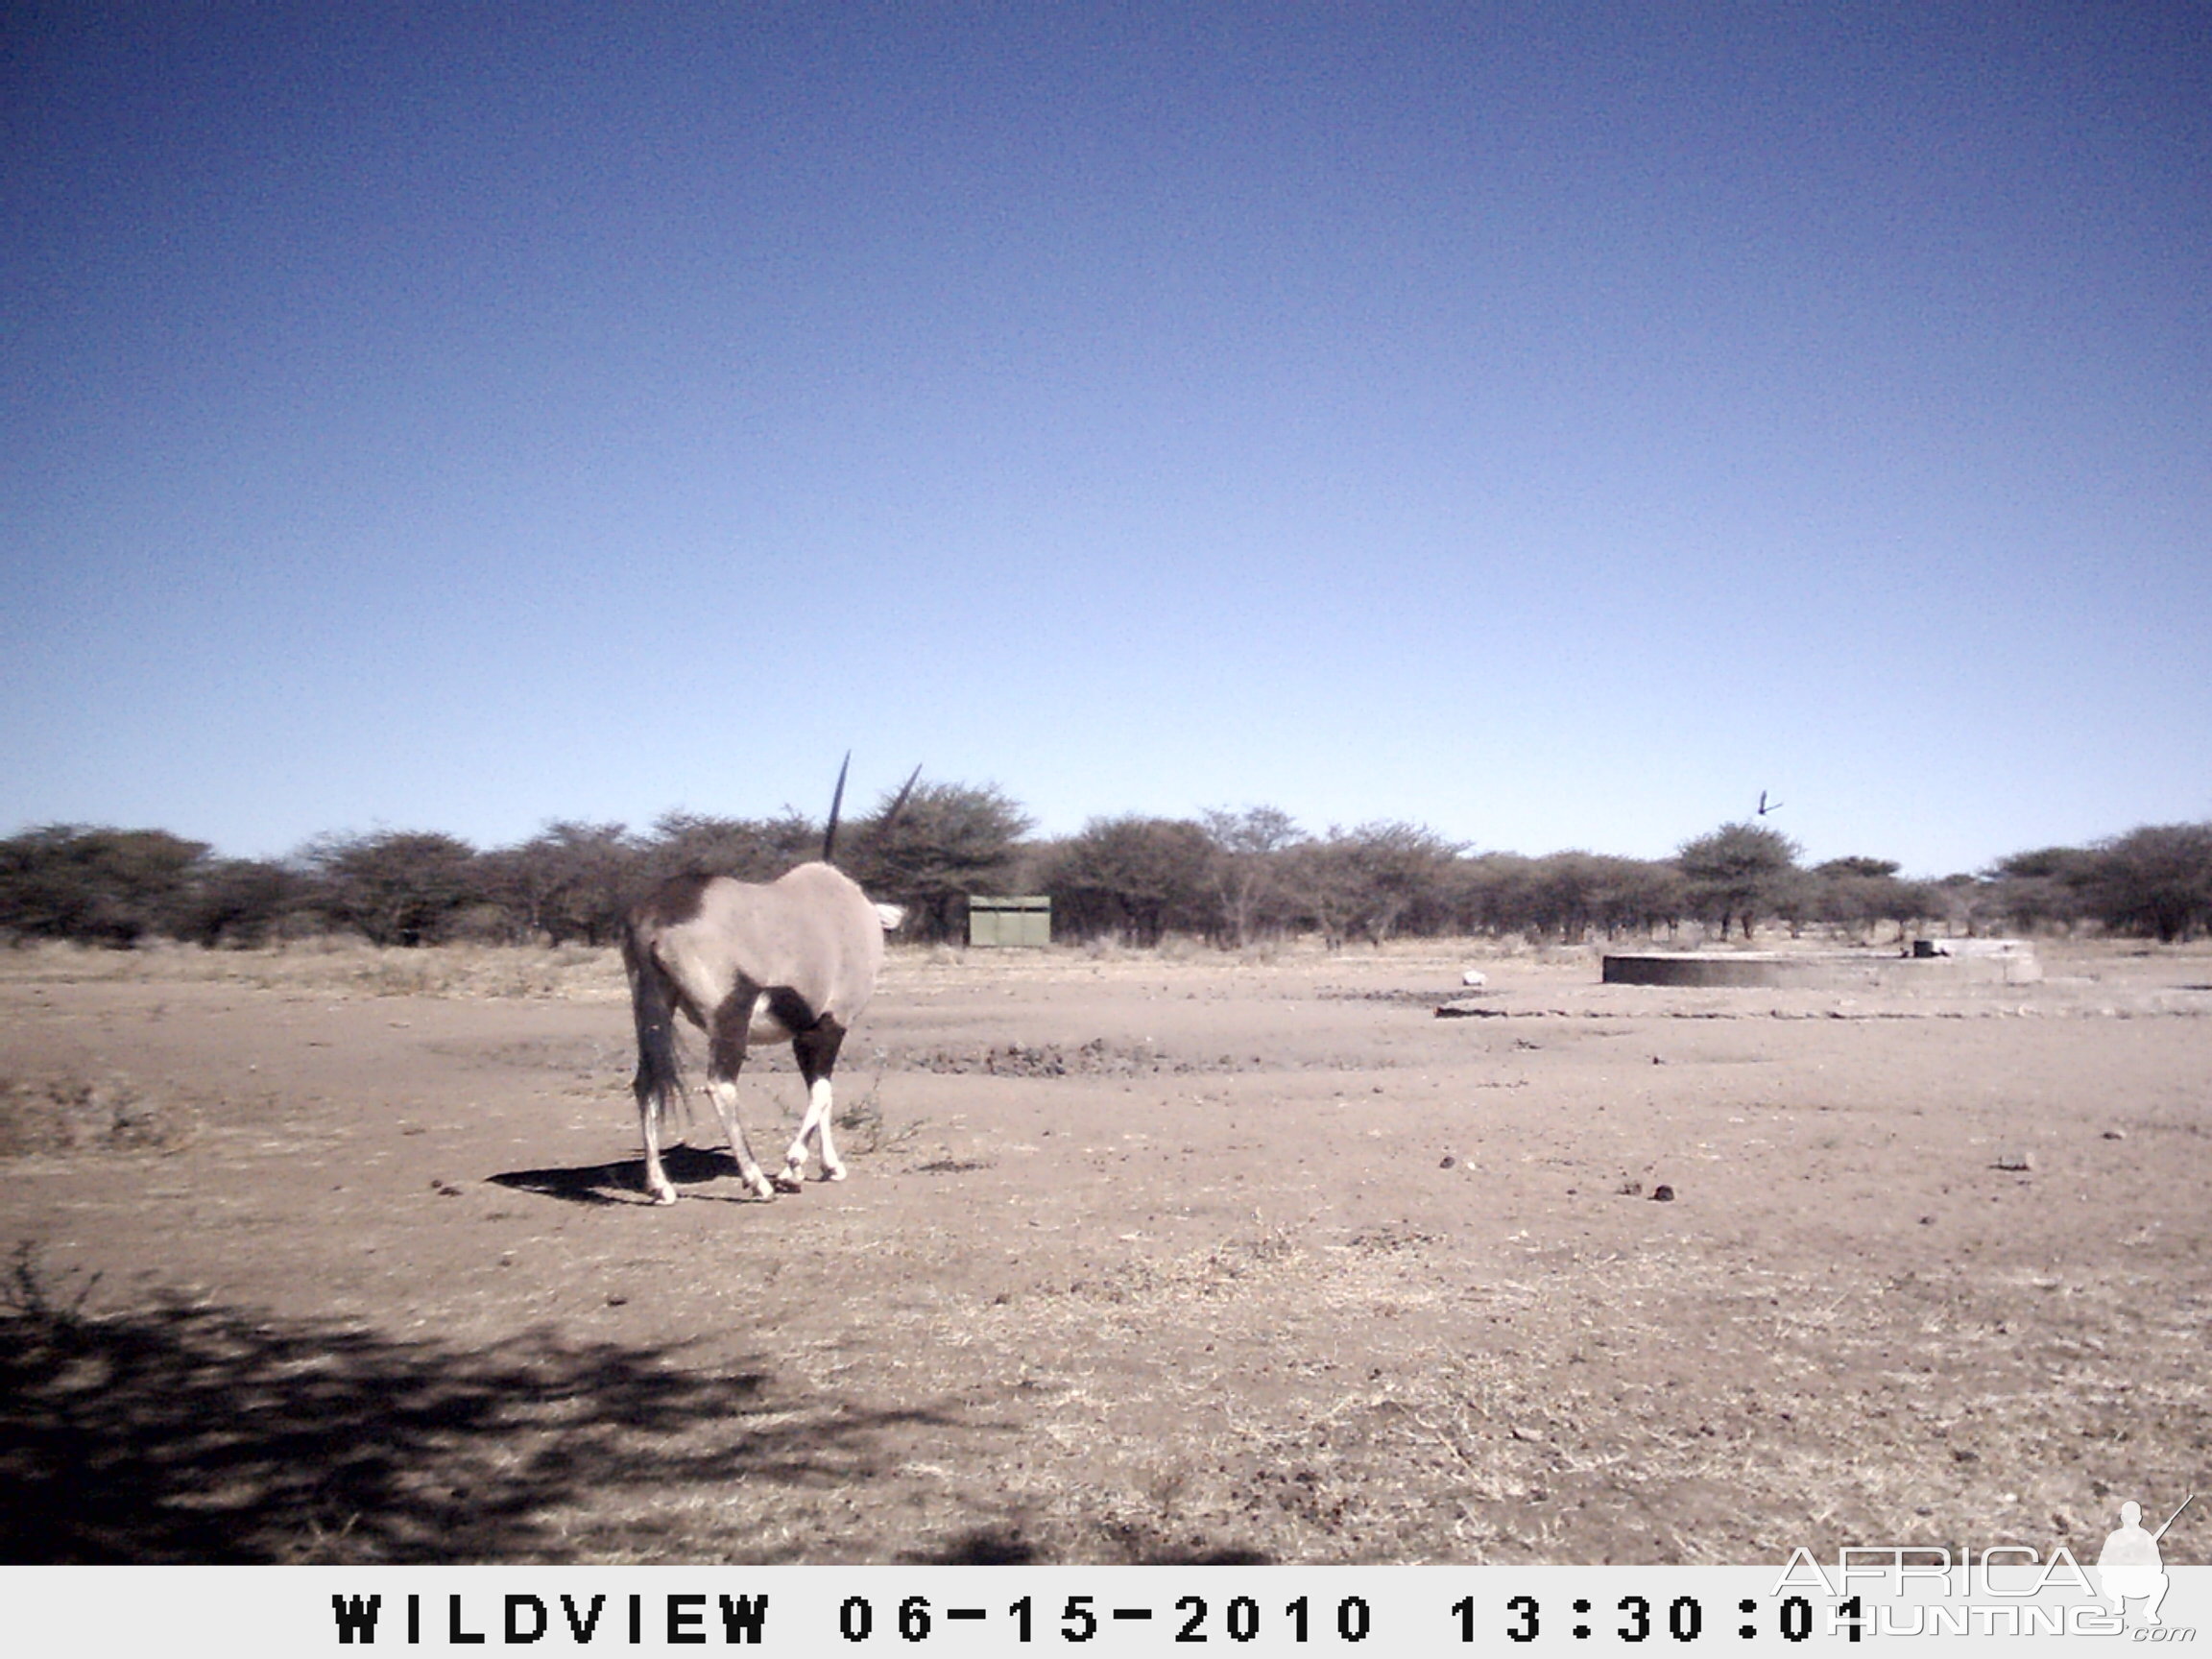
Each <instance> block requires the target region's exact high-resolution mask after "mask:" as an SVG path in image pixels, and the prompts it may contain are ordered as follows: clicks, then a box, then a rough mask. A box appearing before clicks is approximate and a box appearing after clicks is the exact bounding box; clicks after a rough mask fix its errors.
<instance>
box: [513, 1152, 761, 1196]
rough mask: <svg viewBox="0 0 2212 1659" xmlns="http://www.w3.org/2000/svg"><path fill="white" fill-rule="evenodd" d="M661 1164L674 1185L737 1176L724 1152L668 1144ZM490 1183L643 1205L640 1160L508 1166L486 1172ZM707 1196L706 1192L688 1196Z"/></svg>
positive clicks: (730, 1157)
mask: <svg viewBox="0 0 2212 1659" xmlns="http://www.w3.org/2000/svg"><path fill="white" fill-rule="evenodd" d="M661 1167H662V1168H663V1169H665V1170H666V1171H667V1172H668V1179H669V1180H671V1181H673V1182H675V1183H676V1184H677V1185H678V1186H680V1187H681V1186H684V1185H685V1184H686V1183H690V1184H694V1185H695V1184H698V1183H701V1182H707V1181H718V1180H729V1181H735V1180H736V1179H737V1160H736V1158H735V1157H734V1156H733V1154H731V1153H729V1152H707V1151H702V1150H700V1149H699V1148H698V1147H696V1146H670V1147H667V1148H666V1149H664V1150H663V1151H662V1152H661ZM486 1179H487V1180H489V1181H490V1182H491V1183H492V1184H493V1186H495V1187H511V1188H513V1189H514V1190H516V1191H517V1192H536V1193H538V1194H539V1195H541V1197H546V1198H561V1199H565V1200H566V1201H567V1202H568V1203H570V1204H644V1203H650V1202H651V1200H650V1199H649V1198H648V1197H647V1196H646V1192H645V1160H644V1159H643V1158H627V1159H624V1160H623V1161H622V1162H620V1163H618V1164H577V1165H572V1166H568V1167H565V1168H561V1167H555V1168H550V1169H510V1170H507V1171H505V1172H503V1173H501V1174H498V1175H492V1176H487V1177H486ZM694 1196H696V1197H702V1198H711V1197H714V1196H716V1195H715V1194H714V1193H711V1192H702V1193H696V1194H694Z"/></svg>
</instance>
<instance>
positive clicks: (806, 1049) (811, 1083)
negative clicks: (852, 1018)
mask: <svg viewBox="0 0 2212 1659" xmlns="http://www.w3.org/2000/svg"><path fill="white" fill-rule="evenodd" d="M844 1041H845V1027H844V1026H842V1025H840V1024H838V1023H837V1022H836V1021H835V1020H834V1019H832V1018H830V1017H829V1015H827V1014H826V1015H824V1016H823V1017H822V1018H821V1019H820V1020H818V1021H816V1022H814V1024H813V1025H812V1026H810V1027H809V1028H808V1029H806V1030H805V1031H802V1032H800V1033H798V1035H796V1036H795V1037H793V1038H792V1039H791V1052H792V1053H793V1054H794V1055H796V1056H797V1057H798V1060H799V1075H800V1076H802V1077H804V1078H805V1080H806V1116H805V1118H801V1119H800V1120H799V1133H798V1135H797V1136H795V1137H794V1138H793V1139H792V1142H791V1145H790V1149H789V1150H788V1151H786V1152H785V1153H784V1154H783V1173H782V1174H781V1175H779V1176H778V1177H777V1178H776V1184H777V1185H778V1186H779V1187H781V1188H782V1189H783V1190H785V1191H786V1192H796V1191H798V1190H799V1189H800V1186H801V1185H802V1183H804V1182H805V1178H806V1142H808V1141H812V1142H815V1144H816V1145H818V1146H819V1147H820V1148H821V1151H822V1179H823V1180H825V1181H842V1180H844V1179H845V1166H844V1165H843V1164H841V1163H840V1162H838V1159H837V1142H835V1141H834V1140H833V1139H832V1138H831V1137H830V1133H829V1119H830V1118H831V1116H832V1115H833V1113H834V1111H835V1100H834V1098H833V1096H832V1094H831V1091H830V1087H829V1074H830V1073H831V1072H832V1071H834V1070H836V1068H837V1049H838V1047H839V1046H840V1045H842V1044H843V1043H844Z"/></svg>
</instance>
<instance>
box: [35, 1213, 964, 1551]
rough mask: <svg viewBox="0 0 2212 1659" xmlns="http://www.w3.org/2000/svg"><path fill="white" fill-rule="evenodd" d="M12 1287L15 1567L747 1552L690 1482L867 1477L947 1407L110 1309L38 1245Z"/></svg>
mask: <svg viewBox="0 0 2212 1659" xmlns="http://www.w3.org/2000/svg"><path fill="white" fill-rule="evenodd" d="M0 1289H4V1291H5V1294H4V1295H0V1303H4V1305H0V1490H5V1491H6V1492H7V1494H8V1499H7V1502H6V1503H0V1561H5V1562H13V1563H34V1562H36V1563H50V1562H62V1563H145V1562H170V1563H216V1564H228V1563H263V1562H325V1563H341V1564H354V1563H380V1562H392V1563H429V1562H449V1561H515V1560H529V1561H564V1560H574V1559H579V1558H587V1559H588V1558H593V1557H595V1556H603V1555H605V1554H606V1553H608V1552H610V1551H615V1552H619V1553H620V1554H622V1555H623V1556H624V1557H626V1558H630V1559H637V1558H639V1557H645V1558H652V1557H653V1556H655V1555H656V1554H661V1555H671V1556H675V1557H677V1558H690V1559H696V1558H699V1557H700V1556H701V1555H703V1554H709V1553H710V1554H715V1555H729V1556H732V1557H735V1558H743V1556H744V1555H745V1554H746V1553H747V1551H748V1548H749V1545H750V1543H751V1540H749V1539H747V1538H745V1537H742V1536H734V1537H732V1536H715V1535H711V1534H709V1535H702V1534H701V1533H700V1532H699V1530H698V1527H699V1525H700V1523H699V1520H698V1518H697V1516H696V1515H695V1514H694V1515H693V1516H692V1517H691V1518H690V1519H689V1520H688V1521H686V1520H685V1518H684V1517H685V1504H684V1503H683V1502H682V1497H683V1494H684V1493H685V1492H686V1491H688V1492H690V1493H692V1494H694V1495H695V1494H696V1493H698V1492H699V1491H700V1490H702V1489H711V1490H714V1491H721V1492H727V1491H732V1490H740V1489H743V1488H742V1487H740V1486H739V1484H738V1483H740V1482H765V1483H768V1484H769V1485H771V1486H781V1487H784V1488H786V1489H790V1488H805V1489H819V1488H824V1487H835V1486H837V1485H839V1484H840V1483H845V1482H866V1481H868V1480H869V1479H872V1478H874V1477H876V1476H878V1475H880V1474H881V1473H882V1469H881V1468H880V1467H879V1466H878V1465H879V1463H880V1461H881V1458H882V1456H883V1455H885V1454H882V1453H881V1452H880V1451H879V1449H878V1437H879V1436H881V1437H895V1436H896V1435H897V1434H898V1432H899V1431H902V1430H908V1429H914V1428H918V1427H919V1428H925V1429H926V1428H930V1427H936V1426H940V1425H943V1424H945V1423H946V1422H948V1421H949V1420H948V1419H946V1418H944V1417H942V1416H940V1415H939V1414H937V1413H934V1412H931V1411H927V1410H913V1409H901V1410H863V1409H860V1408H858V1407H853V1406H851V1405H847V1404H843V1403H840V1402H837V1401H834V1400H825V1399H823V1398H822V1397H821V1396H819V1395H810V1396H808V1397H807V1399H806V1400H805V1401H804V1402H802V1403H801V1405H802V1408H800V1409H797V1410H794V1409H791V1407H792V1404H793V1402H792V1401H790V1400H787V1399H780V1398H777V1395H778V1390H777V1389H776V1387H775V1385H774V1383H773V1380H772V1378H771V1377H770V1375H769V1374H768V1373H767V1372H765V1371H762V1370H757V1369H738V1370H735V1371H730V1372H720V1373H709V1372H705V1371H700V1370H687V1369H685V1368H684V1367H683V1366H682V1365H680V1364H679V1363H676V1362H675V1358H674V1356H673V1354H672V1351H671V1350H669V1349H667V1348H661V1347H649V1348H631V1347H622V1346H618V1345H615V1344H613V1343H598V1344H591V1345H588V1346H571V1345H566V1344H564V1343H562V1342H560V1341H557V1340H555V1339H554V1338H553V1337H551V1336H549V1335H547V1334H529V1335H525V1336H522V1337H518V1338H517V1339H515V1340H512V1341H509V1342H504V1343H501V1344H499V1345H498V1346H496V1347H493V1348H491V1349H488V1350H485V1351H482V1352H468V1351H463V1350H460V1349H456V1348H454V1347H450V1346H447V1345H444V1344H441V1343H438V1342H396V1341H393V1340H391V1339H389V1338H387V1337H384V1336H381V1335H377V1334H372V1333H366V1332H361V1331H358V1330H351V1329H346V1328H341V1327H338V1326H336V1325H333V1324H330V1323H327V1322H316V1321H306V1320H273V1319H268V1318H263V1317H258V1316H256V1315H255V1314H254V1313H253V1312H252V1311H250V1310H243V1309H237V1308H223V1307H207V1306H200V1305H192V1306H185V1305H180V1304H171V1305H165V1306H156V1307H153V1308H149V1309H145V1310H136V1311H130V1312H121V1313H103V1314H100V1315H97V1316H92V1315H87V1314H85V1313H84V1312H83V1311H82V1309H81V1307H69V1306H60V1305H57V1304H56V1302H55V1301H54V1300H53V1299H52V1298H51V1297H50V1296H49V1295H48V1294H47V1293H46V1292H45V1289H44V1286H41V1284H40V1283H39V1281H38V1279H37V1276H36V1273H35V1272H33V1271H32V1269H31V1264H30V1262H29V1258H28V1254H27V1253H25V1254H22V1255H19V1256H18V1259H17V1262H16V1265H15V1270H14V1274H13V1277H12V1283H10V1284H8V1285H7V1286H4V1287H0ZM83 1300H84V1298H83V1297H82V1296H81V1297H80V1298H79V1302H80V1303H82V1301H83ZM657 1503H659V1504H661V1507H660V1508H659V1509H658V1510H656V1508H655V1505H656V1504H657ZM697 1507H698V1505H697V1503H695V1502H694V1503H692V1504H691V1505H690V1508H691V1509H692V1510H694V1511H695V1510H696V1509H697ZM615 1514H619V1515H620V1520H619V1522H618V1523H617V1522H616V1521H614V1520H613V1519H606V1520H601V1519H597V1517H602V1516H607V1517H612V1516H613V1515H615Z"/></svg>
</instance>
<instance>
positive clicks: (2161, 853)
mask: <svg viewBox="0 0 2212 1659" xmlns="http://www.w3.org/2000/svg"><path fill="white" fill-rule="evenodd" d="M2081 883H2082V889H2083V894H2084V897H2085V898H2086V900H2087V902H2088V905H2089V908H2090V910H2091V912H2092V913H2093V914H2094V915H2096V916H2097V918H2098V919H2099V920H2100V921H2102V922H2103V923H2104V925H2105V926H2107V927H2112V928H2117V929H2120V930H2122V931H2126V932H2130V933H2150V934H2153V935H2155V936H2156V937H2157V939H2158V940H2159V942H2160V943H2161V944H2166V945H2171V944H2173V943H2174V942H2175V941H2176V940H2178V939H2186V938H2189V937H2190V936H2191V935H2193V934H2195V933H2198V932H2201V931H2206V930H2212V823H2204V824H2147V825H2145V826H2144V827H2143V828H2141V829H2130V830H2129V831H2128V833H2127V834H2125V835H2122V836H2119V837H2117V838H2115V839H2113V840H2110V841H2106V842H2104V843H2103V844H2102V845H2100V846H2099V847H2098V848H2097V850H2096V855H2095V857H2094V859H2093V860H2092V861H2091V862H2090V864H2089V866H2088V868H2087V869H2086V870H2085V871H2084V872H2083V873H2082V877H2081Z"/></svg>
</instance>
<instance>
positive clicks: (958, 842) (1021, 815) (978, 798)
mask: <svg viewBox="0 0 2212 1659" xmlns="http://www.w3.org/2000/svg"><path fill="white" fill-rule="evenodd" d="M893 805H897V797H896V796H895V795H894V794H891V793H888V792H887V793H886V794H885V795H884V796H883V799H882V800H881V801H880V802H879V803H878V805H877V808H876V810H875V812H874V813H873V814H871V815H870V816H869V817H867V818H865V819H863V820H861V821H860V822H859V823H858V824H855V825H854V827H853V837H852V841H851V843H850V847H849V849H848V846H847V844H846V843H845V842H844V841H843V840H842V838H841V839H840V842H839V857H838V862H839V863H840V864H841V865H843V866H844V868H845V870H846V873H847V874H848V875H850V876H852V877H853V878H854V880H856V881H858V882H859V883H860V885H861V886H863V887H865V888H866V889H867V890H868V892H869V894H870V895H871V896H872V897H874V898H877V899H881V900H885V901H888V902H892V903H896V904H902V905H904V906H905V907H906V912H907V915H906V927H907V930H908V932H909V933H910V934H911V935H912V936H913V937H915V938H918V939H925V940H935V939H955V938H958V937H959V936H960V932H961V929H962V927H963V926H964V925H965V923H966V921H967V914H968V895H969V894H971V893H1003V892H1005V891H1006V890H1007V889H1006V882H1007V879H1008V878H1009V877H1010V876H1011V875H1012V874H1013V871H1014V869H1015V867H1016V865H1017V863H1018V862H1019V861H1020V857H1021V847H1020V842H1021V839H1022V836H1023V835H1025V834H1027V833H1028V831H1029V829H1030V827H1031V824H1032V822H1033V820H1032V819H1031V818H1030V817H1029V815H1028V814H1027V813H1026V812H1024V811H1022V808H1021V806H1020V805H1018V804H1017V803H1016V802H1015V801H1014V800H1013V798H1012V797H1011V796H1009V795H1007V794H1006V793H1005V792H1004V791H1003V790H1001V789H1000V788H999V787H998V785H997V784H996V783H982V784H971V783H921V784H917V785H916V786H915V788H914V789H913V790H912V792H911V793H909V794H908V795H907V797H906V800H905V803H904V805H901V806H900V809H899V811H898V813H897V815H896V816H890V817H888V818H887V814H889V813H890V808H891V807H892V806H893ZM819 851H820V843H819V841H817V843H816V846H815V852H816V853H819ZM812 855H813V854H809V856H812Z"/></svg>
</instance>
